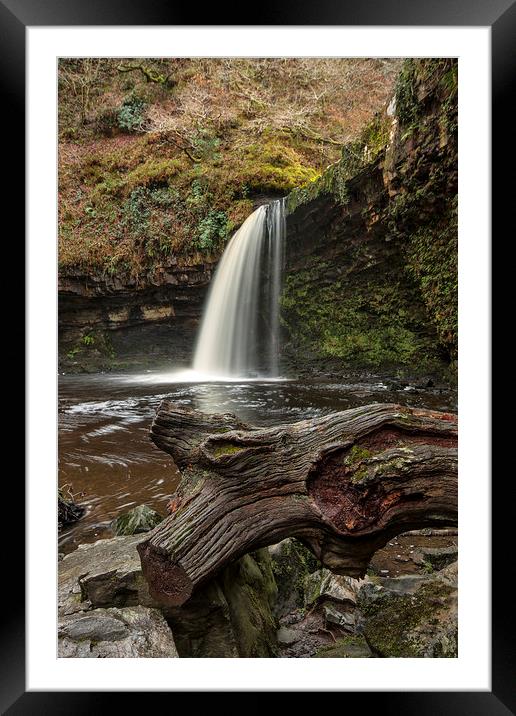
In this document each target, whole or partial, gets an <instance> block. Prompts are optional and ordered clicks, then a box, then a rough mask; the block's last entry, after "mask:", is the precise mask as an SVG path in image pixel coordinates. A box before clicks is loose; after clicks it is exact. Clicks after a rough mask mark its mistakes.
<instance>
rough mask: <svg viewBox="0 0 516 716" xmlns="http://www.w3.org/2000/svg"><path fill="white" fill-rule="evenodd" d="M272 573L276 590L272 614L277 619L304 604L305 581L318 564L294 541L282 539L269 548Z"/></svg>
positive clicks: (312, 556)
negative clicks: (276, 594)
mask: <svg viewBox="0 0 516 716" xmlns="http://www.w3.org/2000/svg"><path fill="white" fill-rule="evenodd" d="M269 553H270V555H271V558H272V571H273V574H274V578H275V580H276V585H277V588H278V596H277V598H276V601H275V604H274V614H275V615H276V616H277V617H278V618H279V617H282V616H284V615H285V614H288V613H289V612H293V611H294V610H295V609H299V608H301V607H302V606H303V604H304V592H305V579H306V577H307V576H308V575H309V574H311V573H312V572H315V571H316V570H317V569H319V567H320V566H321V565H320V562H318V561H317V559H316V558H315V557H314V555H313V554H312V553H311V552H310V551H309V550H308V549H307V548H306V547H304V546H303V545H302V544H301V542H299V541H298V540H296V539H292V538H288V539H284V540H283V541H282V542H279V543H278V544H275V545H272V546H271V547H269Z"/></svg>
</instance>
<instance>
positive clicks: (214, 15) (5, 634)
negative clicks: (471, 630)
mask: <svg viewBox="0 0 516 716" xmlns="http://www.w3.org/2000/svg"><path fill="white" fill-rule="evenodd" d="M198 14H199V12H198V8H195V7H190V8H188V7H181V8H179V7H174V6H172V5H171V4H170V3H167V0H126V1H125V2H124V0H104V2H103V3H100V2H99V3H97V2H95V1H94V2H90V3H82V2H81V0H67V2H66V3H62V2H60V0H45V2H44V3H41V2H40V0H0V84H1V85H2V87H3V90H4V91H3V96H4V98H5V105H4V106H5V110H4V112H2V113H0V122H1V123H2V125H5V126H3V127H2V128H3V130H4V133H3V136H4V137H5V138H7V137H8V138H9V139H10V138H11V137H13V134H15V135H17V139H18V141H17V142H10V143H12V145H13V147H14V148H15V149H17V148H19V149H17V151H16V154H15V160H14V161H13V162H12V164H10V165H9V171H8V173H7V172H6V174H7V175H8V177H9V185H8V186H6V189H7V192H6V194H7V202H5V204H6V205H7V206H9V207H11V206H13V207H14V206H17V205H19V207H20V208H19V212H18V213H17V216H19V217H21V218H20V221H19V223H18V227H19V231H20V233H21V226H22V225H23V227H24V228H25V222H24V216H25V208H24V198H23V195H22V193H21V191H20V187H21V186H23V185H24V182H25V161H24V159H25V134H24V129H23V128H24V124H25V39H26V27H28V26H31V27H34V26H51V25H54V26H78V25H79V26H80V25H89V26H102V25H104V26H106V25H125V26H127V25H133V26H134V25H135V26H155V25H198V24H199V23H196V22H194V20H195V19H197V18H198ZM223 16H224V17H228V18H230V19H231V21H228V22H222V21H221V20H222V17H223ZM292 18H296V26H306V25H312V26H316V25H348V26H353V25H355V26H379V25H381V26H389V25H390V26H392V25H398V26H403V25H405V26H411V25H416V26H424V25H428V26H484V27H486V26H489V27H491V41H492V54H491V62H492V67H491V71H492V110H493V117H492V150H493V154H492V157H493V160H496V164H498V166H499V167H502V166H504V165H509V166H510V167H511V168H512V167H514V163H512V162H511V161H510V152H511V151H512V154H513V155H514V146H513V144H512V145H511V142H510V141H509V140H510V138H511V137H512V136H513V133H514V129H513V124H514V122H513V114H512V113H511V112H510V111H509V106H510V105H509V102H510V99H512V98H513V97H512V92H511V90H512V87H511V79H512V80H513V78H514V77H516V53H515V52H514V47H515V44H516V2H515V0H489V2H486V3H478V2H475V0H435V1H434V3H433V4H430V3H428V4H427V3H424V2H423V1H422V0H419V2H416V1H415V0H362V2H361V4H358V2H356V0H354V2H351V1H350V0H341V1H340V3H339V6H338V7H337V6H336V4H335V2H334V0H319V2H318V3H313V4H310V3H308V2H305V3H303V4H302V5H300V4H299V2H296V1H295V0H283V2H282V3H281V6H279V5H278V6H277V7H275V6H274V3H273V2H272V3H271V2H270V1H269V2H267V0H266V2H265V3H264V4H263V5H262V6H261V8H260V14H259V22H252V21H251V22H249V21H248V22H247V23H245V22H243V21H240V22H235V19H237V16H236V15H235V14H234V13H230V12H226V13H225V14H224V13H223V12H222V10H221V8H220V7H219V6H217V7H211V8H210V7H207V8H205V9H204V10H203V19H204V22H203V23H202V24H203V25H214V26H217V25H219V26H221V25H240V24H249V25H262V26H263V25H292ZM248 20H249V19H248ZM22 158H23V161H22ZM502 162H503V164H502ZM496 164H495V166H496ZM511 183H512V186H511ZM513 186H514V184H513V182H511V181H510V180H509V181H503V179H502V175H501V172H500V173H497V174H496V176H495V174H493V190H492V224H493V232H494V231H497V233H500V234H501V222H502V221H503V217H504V214H506V212H507V207H509V206H511V201H512V202H514V198H513V194H514V189H513ZM4 196H5V194H4ZM498 227H499V228H498ZM14 244H15V247H16V248H18V249H21V257H20V260H19V263H17V264H16V265H18V266H20V265H22V264H24V263H25V251H24V242H23V241H22V239H21V237H20V238H17V239H16V240H15V242H14ZM20 304H21V310H23V311H24V309H25V303H24V297H23V296H22V297H21V298H20V299H19V304H18V305H20ZM24 312H25V311H24ZM11 320H12V321H13V325H12V328H11V331H10V335H12V336H13V337H14V338H15V341H16V343H15V344H16V345H19V344H20V342H23V334H22V333H21V328H20V325H19V324H20V321H19V313H18V311H16V312H14V315H13V318H12V319H11ZM16 324H17V325H16ZM507 367H508V366H507ZM24 395H25V393H24ZM21 405H22V401H20V400H19V399H18V401H17V406H18V410H20V412H21V410H23V408H21ZM20 417H21V416H20ZM22 419H23V418H22ZM486 438H487V439H490V436H486ZM499 442H500V444H501V438H500V439H499ZM17 454H22V453H17ZM492 454H493V453H492ZM14 489H15V493H14V495H15V496H14V500H11V504H15V505H16V504H17V505H20V504H23V503H24V498H25V490H24V485H23V483H22V481H21V480H19V479H18V480H16V484H15V486H14ZM502 491H503V485H502V484H501V483H499V484H495V485H493V494H492V497H493V506H495V507H496V509H497V514H496V517H497V519H496V520H493V521H492V524H493V543H492V544H493V554H492V569H493V593H492V691H491V692H465V691H461V692H434V691H432V692H415V693H414V692H412V693H400V692H388V693H386V692H383V693H381V692H347V693H346V696H345V698H346V704H347V703H348V700H349V699H352V700H353V701H355V702H356V703H357V705H358V704H359V701H358V699H360V704H361V706H362V708H363V704H364V696H367V705H368V706H378V707H380V708H382V709H383V710H384V711H386V712H387V713H397V714H401V715H403V714H410V715H411V716H412V715H413V714H414V713H416V712H419V714H420V715H421V716H427V715H428V716H435V715H436V714H441V715H442V716H446V715H447V714H450V715H452V714H453V716H455V715H456V714H462V713H464V714H468V716H477V715H478V716H484V715H485V714H489V715H491V714H492V716H505V715H506V714H511V713H516V697H515V693H514V674H515V673H516V658H515V649H514V638H513V639H511V634H510V632H509V630H508V620H507V615H509V614H511V613H512V612H513V609H514V607H513V603H512V601H513V600H512V594H511V593H510V590H508V589H507V584H504V583H503V581H502V580H503V578H504V574H505V572H506V570H507V566H508V565H507V557H506V551H507V547H506V546H507V544H510V542H509V541H508V535H507V536H505V535H504V534H503V532H504V528H506V527H507V525H510V524H511V518H512V519H513V514H512V513H513V508H512V504H511V501H510V500H507V499H506V498H505V499H504V496H503V494H502ZM11 519H12V521H13V525H12V531H13V533H14V531H15V530H16V535H17V537H16V540H14V539H12V542H14V544H15V546H16V550H14V549H11V550H9V551H7V555H8V558H7V565H6V569H5V572H4V574H6V575H9V576H8V580H9V583H10V584H13V585H16V594H17V595H18V596H19V595H20V594H23V592H22V587H21V585H24V583H25V574H24V564H23V563H22V560H20V558H19V555H20V552H21V551H23V552H24V551H25V548H24V547H25V540H24V534H23V533H21V534H20V532H21V531H20V528H19V520H18V518H17V515H16V514H11ZM10 540H11V538H10ZM497 547H498V549H497ZM24 607H25V605H24V598H23V597H22V598H21V599H19V601H18V603H17V604H15V605H14V606H12V607H10V611H9V614H8V615H7V617H6V615H5V614H2V623H1V627H0V628H1V634H2V640H1V642H0V649H1V652H0V653H1V657H0V658H1V661H0V663H2V685H1V689H0V708H1V712H2V713H9V714H26V713H27V714H29V713H30V714H33V713H37V712H42V713H45V712H49V713H52V714H69V713H70V712H74V713H76V714H91V713H92V711H95V710H97V711H100V712H102V710H103V709H105V710H107V709H111V708H113V707H115V708H116V707H117V706H119V698H120V694H119V693H116V694H114V693H112V692H102V693H99V692H70V691H69V692H46V691H45V692H43V691H40V692H27V691H26V686H25V609H24ZM512 636H513V635H512ZM2 657H3V658H2ZM141 693H142V692H140V694H141ZM220 693H227V692H220ZM140 694H138V692H136V693H134V692H133V693H131V695H130V697H131V699H137V700H136V701H133V704H134V705H136V703H138V702H140V703H141V699H140V698H139V697H140ZM149 695H150V694H149V693H147V692H144V693H143V697H144V698H145V699H147V698H148V696H149ZM152 695H153V696H166V694H162V693H157V692H152ZM200 695H202V694H200ZM357 697H358V699H357ZM169 698H170V696H169ZM115 699H116V702H115ZM386 703H387V704H388V709H387V710H386V709H385V706H386ZM212 704H213V702H212ZM169 706H170V701H169Z"/></svg>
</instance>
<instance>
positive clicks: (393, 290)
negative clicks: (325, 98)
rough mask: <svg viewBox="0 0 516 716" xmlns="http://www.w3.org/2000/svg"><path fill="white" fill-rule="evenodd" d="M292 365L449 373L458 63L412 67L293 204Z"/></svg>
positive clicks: (453, 324)
mask: <svg viewBox="0 0 516 716" xmlns="http://www.w3.org/2000/svg"><path fill="white" fill-rule="evenodd" d="M287 208H288V212H289V216H288V218H287V252H286V260H287V266H286V281H285V288H284V293H283V297H282V321H283V324H284V326H285V338H284V342H285V343H286V346H285V355H284V358H285V360H286V361H287V362H288V363H290V364H291V365H292V366H294V367H295V368H296V369H298V370H302V369H306V368H307V365H312V366H313V367H314V368H315V369H316V370H321V369H323V370H324V369H330V368H331V369H332V370H336V369H340V370H342V368H343V367H350V366H353V365H355V366H359V367H360V368H361V369H362V370H363V369H364V368H367V367H368V366H369V367H370V368H371V369H376V370H378V369H389V367H390V368H391V369H392V367H393V366H396V368H397V369H401V370H403V369H404V370H405V371H406V373H407V374H411V375H416V374H418V373H423V374H428V373H432V372H434V371H435V372H436V373H440V372H441V371H444V374H446V373H447V370H446V367H447V366H449V365H450V364H451V365H452V369H453V367H454V361H455V359H456V355H457V65H456V63H455V62H454V61H453V60H424V61H421V62H415V61H413V60H407V61H406V62H405V64H404V67H403V70H402V72H401V75H400V77H399V79H398V83H397V88H396V93H395V97H394V98H393V101H392V102H391V104H390V105H389V107H388V109H387V111H386V112H385V113H383V114H381V115H378V116H377V117H376V118H375V120H374V121H373V122H372V123H371V124H370V125H369V126H368V127H366V128H365V130H364V133H363V135H362V138H361V139H360V140H359V141H357V142H355V143H353V144H350V145H347V146H346V147H344V150H343V155H342V159H341V160H340V161H339V162H337V163H336V164H334V165H332V166H331V167H330V168H329V169H328V170H327V171H326V172H325V173H324V174H323V175H322V177H321V178H320V179H319V180H318V181H316V182H313V183H312V184H310V185H309V186H308V187H306V188H303V189H299V190H295V191H293V192H292V193H291V194H290V195H289V197H288V201H287Z"/></svg>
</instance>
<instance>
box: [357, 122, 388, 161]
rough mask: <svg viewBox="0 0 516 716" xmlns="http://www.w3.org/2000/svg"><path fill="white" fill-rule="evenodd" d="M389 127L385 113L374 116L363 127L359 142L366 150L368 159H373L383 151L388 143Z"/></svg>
mask: <svg viewBox="0 0 516 716" xmlns="http://www.w3.org/2000/svg"><path fill="white" fill-rule="evenodd" d="M390 127H391V121H390V118H389V117H388V116H387V114H386V113H382V114H380V113H379V114H377V115H375V117H374V118H373V120H372V121H371V122H370V123H369V124H368V125H367V126H366V127H365V129H364V130H363V132H362V135H361V141H362V143H363V144H364V147H365V148H366V151H367V157H368V159H370V160H371V159H375V158H376V157H377V156H378V155H379V154H380V152H382V151H383V150H384V149H385V147H386V146H387V143H388V141H389V132H390Z"/></svg>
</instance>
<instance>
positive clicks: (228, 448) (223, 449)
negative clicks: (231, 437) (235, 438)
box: [213, 443, 245, 457]
mask: <svg viewBox="0 0 516 716" xmlns="http://www.w3.org/2000/svg"><path fill="white" fill-rule="evenodd" d="M242 450H245V447H243V446H241V445H234V444H233V443H217V446H216V447H215V448H214V449H213V455H214V456H215V457H222V456H223V455H234V454H235V453H237V452H241V451H242Z"/></svg>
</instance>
